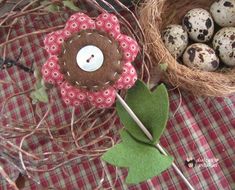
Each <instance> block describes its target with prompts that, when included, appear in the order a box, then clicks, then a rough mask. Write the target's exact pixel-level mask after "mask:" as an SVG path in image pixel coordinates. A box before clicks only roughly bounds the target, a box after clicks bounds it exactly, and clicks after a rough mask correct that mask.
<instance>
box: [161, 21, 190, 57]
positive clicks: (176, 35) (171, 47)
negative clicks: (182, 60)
mask: <svg viewBox="0 0 235 190" xmlns="http://www.w3.org/2000/svg"><path fill="white" fill-rule="evenodd" d="M162 40H163V42H164V44H165V46H166V48H167V49H168V51H169V52H170V53H171V54H172V55H173V56H175V57H176V58H179V57H180V56H181V55H182V54H183V52H184V50H185V49H186V47H187V45H188V34H187V32H186V31H185V30H184V29H183V27H182V26H181V25H176V24H172V25H169V26H167V27H166V28H165V30H163V32H162Z"/></svg>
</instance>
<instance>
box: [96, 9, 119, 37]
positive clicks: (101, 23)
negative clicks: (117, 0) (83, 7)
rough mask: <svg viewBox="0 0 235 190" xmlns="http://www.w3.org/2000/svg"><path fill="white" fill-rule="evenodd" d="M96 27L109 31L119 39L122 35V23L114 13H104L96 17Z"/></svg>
mask: <svg viewBox="0 0 235 190" xmlns="http://www.w3.org/2000/svg"><path fill="white" fill-rule="evenodd" d="M95 24H96V29H97V30H101V31H104V32H107V33H108V34H109V35H111V36H112V37H114V38H115V39H117V38H118V37H119V36H120V25H119V21H118V19H117V17H116V16H115V15H113V14H108V13H102V14H100V15H99V16H98V17H97V18H96V22H95Z"/></svg>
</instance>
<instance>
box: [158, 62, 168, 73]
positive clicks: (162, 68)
mask: <svg viewBox="0 0 235 190" xmlns="http://www.w3.org/2000/svg"><path fill="white" fill-rule="evenodd" d="M167 67H168V65H167V64H166V63H161V64H160V69H161V70H162V71H166V70H167Z"/></svg>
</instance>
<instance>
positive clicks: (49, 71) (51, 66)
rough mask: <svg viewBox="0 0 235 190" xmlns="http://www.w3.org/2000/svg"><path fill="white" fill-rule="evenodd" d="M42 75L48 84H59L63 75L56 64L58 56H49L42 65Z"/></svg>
mask: <svg viewBox="0 0 235 190" xmlns="http://www.w3.org/2000/svg"><path fill="white" fill-rule="evenodd" d="M42 77H43V79H44V81H45V82H48V83H50V84H61V82H62V81H63V79H64V76H63V75H62V74H61V73H60V66H59V64H58V58H57V57H56V56H51V57H49V59H48V60H47V61H46V63H45V64H44V65H43V66H42Z"/></svg>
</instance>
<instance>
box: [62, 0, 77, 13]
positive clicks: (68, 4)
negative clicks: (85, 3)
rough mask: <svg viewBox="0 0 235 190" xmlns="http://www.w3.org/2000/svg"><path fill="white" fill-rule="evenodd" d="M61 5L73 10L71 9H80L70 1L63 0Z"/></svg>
mask: <svg viewBox="0 0 235 190" xmlns="http://www.w3.org/2000/svg"><path fill="white" fill-rule="evenodd" d="M63 5H64V6H65V7H68V8H69V9H71V10H73V11H79V10H80V9H79V8H78V7H77V6H76V5H75V4H74V3H73V2H72V1H69V0H67V1H63Z"/></svg>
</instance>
